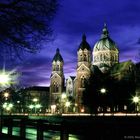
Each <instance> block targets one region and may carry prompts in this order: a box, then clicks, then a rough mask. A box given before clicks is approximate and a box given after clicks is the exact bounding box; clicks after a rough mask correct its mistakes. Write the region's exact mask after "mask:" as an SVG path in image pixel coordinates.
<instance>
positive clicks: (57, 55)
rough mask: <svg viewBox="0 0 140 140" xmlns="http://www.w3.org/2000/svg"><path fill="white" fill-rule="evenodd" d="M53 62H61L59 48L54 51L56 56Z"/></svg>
mask: <svg viewBox="0 0 140 140" xmlns="http://www.w3.org/2000/svg"><path fill="white" fill-rule="evenodd" d="M53 61H60V62H61V61H62V62H63V58H62V56H61V54H60V51H59V48H57V49H56V54H55V56H54V58H53Z"/></svg>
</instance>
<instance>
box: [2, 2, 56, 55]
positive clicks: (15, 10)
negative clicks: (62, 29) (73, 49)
mask: <svg viewBox="0 0 140 140" xmlns="http://www.w3.org/2000/svg"><path fill="white" fill-rule="evenodd" d="M57 7H58V3H57V0H3V1H1V2H0V51H1V50H2V49H5V52H9V51H10V52H9V53H10V54H12V55H13V54H14V56H16V55H18V56H20V54H21V52H30V53H33V52H37V51H38V50H39V49H40V48H41V46H40V42H41V41H43V40H46V41H49V40H50V39H51V35H52V29H51V21H52V19H53V17H54V16H55V13H56V11H57ZM1 52H3V51H1ZM1 52H0V53H1ZM1 55H2V54H1ZM8 55H9V54H8Z"/></svg>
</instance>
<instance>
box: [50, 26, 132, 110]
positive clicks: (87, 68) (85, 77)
mask: <svg viewBox="0 0 140 140" xmlns="http://www.w3.org/2000/svg"><path fill="white" fill-rule="evenodd" d="M77 48H78V49H77V68H76V76H75V77H74V76H69V77H68V78H67V79H66V83H65V78H64V73H63V64H64V60H63V58H62V56H61V54H60V51H59V49H57V50H56V54H55V56H54V58H53V60H52V73H51V77H50V106H51V111H52V112H55V111H58V112H59V111H60V108H61V107H62V105H61V102H62V99H61V98H62V94H63V93H65V94H66V96H67V101H68V100H69V99H70V101H71V104H72V106H73V111H74V112H85V106H84V105H83V103H82V102H83V101H82V100H83V99H82V98H83V93H84V91H85V89H86V83H87V82H88V81H89V79H90V77H91V75H96V74H98V73H101V74H108V75H109V76H110V77H111V78H113V79H115V80H116V81H121V80H124V79H125V80H130V79H131V76H132V73H135V64H134V63H133V62H132V61H131V60H128V61H126V62H119V50H118V47H117V45H116V43H115V42H114V41H113V40H112V39H111V37H110V35H109V32H108V29H107V26H106V24H104V27H103V30H102V34H101V37H100V39H99V40H98V41H97V42H96V43H95V45H94V47H93V50H92V49H91V46H90V45H89V43H88V42H87V39H86V35H85V34H84V35H83V36H82V41H81V43H80V45H79V47H77ZM134 81H135V79H134ZM65 86H66V87H65ZM93 94H94V93H93ZM123 108H127V107H126V105H123ZM116 110H117V109H116ZM62 113H63V112H62Z"/></svg>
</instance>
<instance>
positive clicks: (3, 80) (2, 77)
mask: <svg viewBox="0 0 140 140" xmlns="http://www.w3.org/2000/svg"><path fill="white" fill-rule="evenodd" d="M9 82H10V77H9V75H8V74H5V73H2V74H0V84H2V85H4V84H8V83H9Z"/></svg>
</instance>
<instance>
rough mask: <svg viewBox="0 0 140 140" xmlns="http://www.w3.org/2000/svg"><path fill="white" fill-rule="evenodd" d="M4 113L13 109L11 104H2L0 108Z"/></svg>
mask: <svg viewBox="0 0 140 140" xmlns="http://www.w3.org/2000/svg"><path fill="white" fill-rule="evenodd" d="M2 107H3V108H4V109H5V110H6V111H10V110H11V109H12V108H13V104H12V103H7V102H6V103H4V104H3V106H2Z"/></svg>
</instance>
